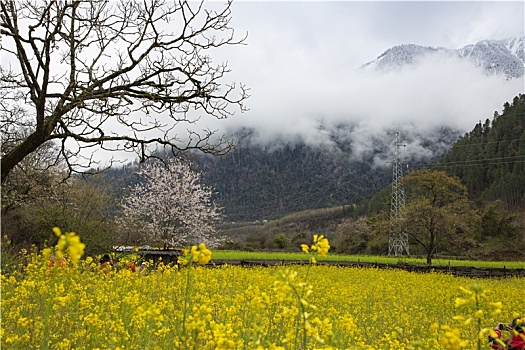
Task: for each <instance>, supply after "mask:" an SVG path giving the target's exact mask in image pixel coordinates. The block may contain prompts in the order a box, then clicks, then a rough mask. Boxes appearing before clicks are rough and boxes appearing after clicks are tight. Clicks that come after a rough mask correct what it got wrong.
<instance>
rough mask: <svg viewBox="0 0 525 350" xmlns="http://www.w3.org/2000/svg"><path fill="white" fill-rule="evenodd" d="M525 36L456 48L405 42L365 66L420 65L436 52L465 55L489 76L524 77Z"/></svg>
mask: <svg viewBox="0 0 525 350" xmlns="http://www.w3.org/2000/svg"><path fill="white" fill-rule="evenodd" d="M524 43H525V36H518V37H513V38H508V39H504V40H482V41H479V42H477V43H475V44H472V45H467V46H465V47H463V48H460V49H457V50H453V49H447V48H444V47H430V46H420V45H414V44H404V45H398V46H394V47H392V48H389V49H388V50H386V51H385V52H383V53H382V54H381V55H379V56H378V57H377V58H376V59H375V60H373V61H371V62H368V63H366V64H364V65H363V66H362V67H361V68H363V69H380V70H390V69H399V68H401V67H405V66H407V65H412V64H418V63H421V62H422V61H423V60H425V59H428V58H429V56H432V55H442V57H448V58H451V59H452V58H455V57H457V58H461V59H466V60H467V61H468V62H471V63H472V64H474V65H475V66H476V67H479V68H481V69H482V70H483V71H484V72H485V74H487V75H499V74H501V75H504V76H505V77H506V78H507V79H513V78H520V77H522V76H523V75H524V67H525V48H524Z"/></svg>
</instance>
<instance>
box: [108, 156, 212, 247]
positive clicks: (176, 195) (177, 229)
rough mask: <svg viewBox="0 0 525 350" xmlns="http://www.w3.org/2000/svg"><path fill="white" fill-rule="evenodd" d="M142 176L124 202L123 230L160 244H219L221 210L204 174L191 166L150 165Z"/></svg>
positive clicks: (179, 163) (178, 161) (177, 161)
mask: <svg viewBox="0 0 525 350" xmlns="http://www.w3.org/2000/svg"><path fill="white" fill-rule="evenodd" d="M138 174H139V176H140V178H141V180H140V181H139V182H138V183H136V184H134V185H131V186H130V187H129V189H128V193H127V194H126V195H124V197H123V198H122V200H121V205H120V206H121V211H122V215H121V217H120V218H119V219H118V220H117V222H118V223H119V225H120V226H121V229H124V230H126V229H129V228H135V229H139V230H140V232H141V233H142V235H143V237H144V238H145V239H146V240H147V241H148V242H150V243H156V244H159V243H161V244H169V245H171V246H178V247H182V246H184V245H188V244H197V243H206V244H207V245H209V246H213V245H214V244H215V243H217V239H216V238H215V237H214V234H215V233H216V232H215V227H214V224H215V223H216V222H217V221H218V220H219V219H220V214H219V209H218V207H217V206H216V205H215V204H214V203H213V201H212V200H211V196H212V189H211V188H209V187H206V186H204V185H203V184H202V183H201V174H200V173H199V172H197V171H195V170H192V168H191V165H190V164H188V163H186V162H181V161H180V160H171V161H168V162H167V165H166V164H164V163H162V162H159V161H155V162H148V163H146V164H145V166H144V167H143V168H142V169H141V170H140V171H139V173H138Z"/></svg>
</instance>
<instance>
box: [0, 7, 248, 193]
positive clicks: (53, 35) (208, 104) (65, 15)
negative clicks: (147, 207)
mask: <svg viewBox="0 0 525 350" xmlns="http://www.w3.org/2000/svg"><path fill="white" fill-rule="evenodd" d="M213 5H214V6H215V7H218V6H219V5H218V4H213ZM230 18H231V1H229V2H227V3H226V4H225V5H224V6H223V7H221V9H220V10H207V9H205V7H204V1H203V2H200V3H196V2H187V1H182V0H179V1H175V2H171V1H163V0H145V1H126V0H122V1H120V2H110V1H45V2H38V1H32V0H19V1H1V2H0V32H1V35H2V42H1V46H0V54H1V55H2V56H3V58H2V68H1V70H0V100H1V101H2V102H1V106H0V113H1V115H0V118H1V124H2V125H1V128H2V131H3V132H6V135H14V134H15V129H16V128H19V127H25V128H29V129H28V130H30V132H29V133H28V134H27V136H26V137H24V138H23V139H19V140H16V142H11V143H10V144H9V147H3V148H2V163H1V166H2V183H3V182H4V180H5V179H6V177H7V175H8V174H9V173H10V172H11V170H12V169H13V168H14V167H15V166H16V165H17V164H18V163H19V162H20V161H22V160H23V159H24V158H25V157H26V156H27V155H29V154H31V153H32V152H35V150H37V149H38V148H39V147H40V146H41V145H43V144H44V143H46V142H49V141H51V140H55V141H56V142H57V144H58V145H59V147H60V150H59V153H58V154H57V156H60V157H62V158H63V159H64V160H65V161H66V164H67V167H68V169H69V171H70V172H72V171H77V169H79V166H83V167H84V170H85V169H87V168H90V167H93V165H96V164H97V163H96V161H94V158H93V156H92V153H91V154H90V155H86V154H88V153H86V151H85V149H86V148H92V149H102V150H107V151H128V152H134V153H137V154H138V156H139V157H140V159H141V160H142V161H143V160H145V159H147V158H148V157H150V156H152V154H154V152H155V151H156V149H155V148H157V147H159V148H162V149H165V148H168V149H170V150H171V151H172V152H173V154H180V152H183V151H186V150H190V149H198V150H201V151H203V152H206V153H210V154H215V155H220V154H224V153H226V152H227V151H228V150H229V149H230V148H231V147H232V146H233V145H232V142H231V140H229V139H227V138H225V137H224V136H221V135H217V132H216V130H211V129H204V130H195V129H196V128H195V127H194V128H189V127H190V126H189V125H188V124H195V123H196V122H197V121H198V120H199V118H200V117H202V116H207V117H212V118H217V119H224V118H227V117H229V116H230V115H232V114H233V113H234V110H232V109H235V108H239V109H240V111H244V110H246V108H245V105H244V101H245V100H246V98H248V90H247V88H246V87H245V86H243V85H242V84H240V85H236V84H235V83H232V84H224V85H223V84H221V81H222V78H224V76H225V74H227V73H228V72H229V68H228V67H227V64H226V63H221V64H218V65H214V64H213V63H212V59H211V57H210V55H209V51H210V50H213V49H215V48H218V47H221V46H226V45H237V44H243V43H244V39H245V37H244V38H241V39H239V40H237V39H235V38H234V31H233V29H232V28H231V27H230V26H229V21H230ZM185 125H186V128H189V129H187V130H186V128H181V126H185ZM181 130H182V134H183V135H181ZM11 141H14V140H11ZM3 143H4V142H3ZM3 146H4V145H3ZM80 169H82V168H80Z"/></svg>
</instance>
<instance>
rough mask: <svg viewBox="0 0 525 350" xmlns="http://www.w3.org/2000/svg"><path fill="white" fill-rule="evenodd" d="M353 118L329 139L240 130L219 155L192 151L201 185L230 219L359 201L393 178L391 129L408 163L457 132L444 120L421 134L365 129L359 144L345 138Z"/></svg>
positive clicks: (436, 152) (445, 144)
mask: <svg viewBox="0 0 525 350" xmlns="http://www.w3.org/2000/svg"><path fill="white" fill-rule="evenodd" d="M354 127H355V126H353V125H343V124H341V125H338V126H337V127H336V128H335V129H333V130H331V131H328V130H324V131H325V132H327V133H328V134H329V138H330V139H331V140H332V142H331V143H330V144H321V145H315V146H313V145H311V144H308V143H307V142H306V141H305V140H301V139H299V138H297V139H278V140H275V142H273V143H271V144H267V145H265V146H263V145H260V144H257V143H254V142H253V141H254V139H255V137H256V133H257V131H256V130H248V129H244V130H241V131H239V133H238V135H237V136H238V138H239V140H240V142H241V143H240V145H239V147H237V148H236V149H235V150H234V151H233V152H232V153H231V154H229V155H227V156H225V157H218V158H216V157H206V156H204V157H198V158H197V162H198V164H199V167H200V169H201V170H202V171H203V172H204V173H205V181H206V183H207V185H209V186H212V187H213V188H214V189H215V190H216V200H217V201H218V203H219V205H220V206H222V207H223V208H224V214H225V217H226V220H228V221H247V220H260V219H268V218H271V217H275V216H280V215H284V214H288V213H292V212H297V211H301V210H306V209H314V208H323V207H331V206H336V205H343V204H353V203H359V202H360V201H361V200H363V199H369V198H371V197H372V196H373V195H374V194H375V193H376V192H377V191H378V190H380V189H381V188H383V187H385V186H387V185H388V184H389V183H390V181H391V177H392V173H391V167H390V164H389V163H388V162H390V161H391V160H392V159H393V156H392V154H393V152H394V148H395V133H396V131H399V132H400V134H401V139H400V141H401V143H402V146H401V154H402V159H403V162H404V163H406V164H407V167H420V166H422V165H424V164H430V163H432V162H434V161H435V160H437V159H438V158H439V157H441V156H443V155H444V154H445V153H446V152H447V151H448V150H449V148H450V146H451V145H452V143H453V142H455V141H456V140H457V139H458V137H459V136H460V132H458V131H456V130H452V129H450V128H447V127H441V128H437V129H435V130H432V131H430V132H428V133H426V134H414V133H409V129H410V126H407V127H405V128H404V130H389V131H388V133H386V134H384V135H382V137H375V136H373V135H371V137H370V140H369V142H371V143H372V144H373V145H366V147H363V146H364V145H363V144H362V143H359V142H356V141H358V140H352V139H349V138H348V135H350V134H351V133H350V131H351V130H352V129H353V128H354Z"/></svg>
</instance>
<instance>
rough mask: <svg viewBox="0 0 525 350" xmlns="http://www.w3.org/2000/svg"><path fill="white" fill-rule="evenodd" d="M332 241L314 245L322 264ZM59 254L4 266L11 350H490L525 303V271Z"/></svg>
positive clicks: (5, 332) (197, 250)
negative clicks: (120, 259)
mask: <svg viewBox="0 0 525 350" xmlns="http://www.w3.org/2000/svg"><path fill="white" fill-rule="evenodd" d="M58 234H59V232H58V233H57V235H58ZM66 238H67V242H66V243H64V242H62V243H61V244H63V246H62V247H61V251H64V252H65V253H64V254H65V255H67V252H68V249H70V250H69V252H74V254H76V256H77V257H78V255H79V254H80V253H82V252H83V247H79V246H78V245H79V244H80V243H79V242H80V241H79V240H78V238H77V237H75V235H71V234H70V235H69V236H67V237H66ZM323 239H324V238H323V237H322V236H320V237H315V239H314V244H313V245H312V247H303V250H304V251H305V253H307V254H311V255H312V258H313V259H312V260H313V261H315V260H314V259H315V258H314V256H315V254H326V252H327V251H328V249H329V246H328V241H325V240H323ZM80 248H82V249H80ZM307 248H309V249H307ZM49 253H50V252H49V251H45V252H44V253H43V254H27V255H26V258H27V259H28V261H29V262H28V264H27V265H26V267H25V268H24V270H23V271H20V272H17V273H2V280H1V282H2V295H1V298H2V303H1V308H2V310H1V311H2V314H1V317H2V318H1V348H2V349H86V350H92V349H163V350H165V349H249V350H252V349H254V350H255V349H293V350H297V349H377V350H384V349H460V348H464V349H479V348H482V349H488V346H487V340H486V339H487V336H488V334H489V332H490V329H492V327H493V326H494V325H495V324H497V323H498V322H500V321H501V322H509V321H510V320H511V319H512V318H513V317H516V316H517V314H518V313H523V311H524V310H523V290H524V288H523V286H524V283H523V282H524V280H523V278H505V279H497V280H489V279H486V280H485V279H484V280H478V279H472V278H461V277H454V276H451V275H446V274H433V273H430V274H418V273H410V272H406V271H401V270H399V271H398V270H389V271H387V270H379V269H373V268H342V267H329V266H316V265H315V264H314V263H312V264H311V265H309V266H293V267H290V266H288V267H285V266H282V267H274V268H264V267H254V268H241V267H233V266H222V267H217V268H209V267H201V266H199V264H205V263H207V262H208V261H209V259H210V258H211V257H212V256H211V252H210V251H209V250H208V249H206V247H205V246H204V245H200V246H198V247H193V248H192V249H189V250H187V251H185V253H186V255H185V257H184V258H183V261H182V263H181V264H180V266H181V267H180V268H177V267H162V266H161V267H157V268H155V269H153V268H152V267H151V266H147V267H146V268H145V269H143V270H141V271H137V272H135V273H133V272H131V271H129V270H127V269H125V268H124V267H123V266H115V267H112V268H110V267H108V268H107V269H105V270H101V269H100V268H99V266H98V265H99V264H98V263H97V262H96V261H94V260H93V259H92V258H89V257H88V258H86V259H84V260H82V259H81V260H77V259H75V261H74V262H72V261H69V262H67V263H66V264H57V263H55V264H53V266H49V264H48V255H49ZM212 262H213V260H212ZM208 266H209V264H208Z"/></svg>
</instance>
